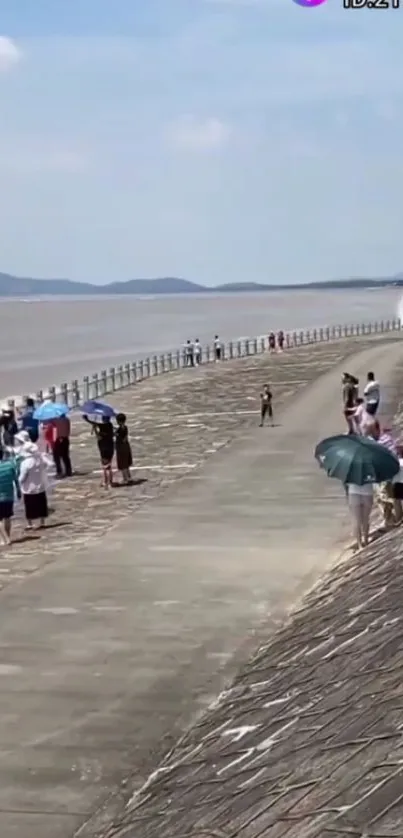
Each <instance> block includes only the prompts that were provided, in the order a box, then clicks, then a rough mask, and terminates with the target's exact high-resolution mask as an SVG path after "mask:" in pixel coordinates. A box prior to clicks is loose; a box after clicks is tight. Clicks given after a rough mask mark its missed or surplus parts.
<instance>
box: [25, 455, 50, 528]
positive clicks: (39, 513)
mask: <svg viewBox="0 0 403 838" xmlns="http://www.w3.org/2000/svg"><path fill="white" fill-rule="evenodd" d="M19 459H20V466H19V474H18V480H19V485H20V489H21V492H22V497H23V501H24V509H25V518H26V521H27V527H26V528H27V529H28V530H31V529H32V526H33V522H34V521H39V525H38V529H43V527H44V526H45V523H46V519H47V517H48V515H49V511H48V498H47V494H46V493H47V488H48V475H47V469H46V466H47V463H46V460H45V457H44V455H43V454H42V453H41V452H40V450H39V448H38V446H37V445H36V444H35V443H34V442H31V441H29V442H25V443H24V444H23V445H22V447H21V450H20V451H19Z"/></svg>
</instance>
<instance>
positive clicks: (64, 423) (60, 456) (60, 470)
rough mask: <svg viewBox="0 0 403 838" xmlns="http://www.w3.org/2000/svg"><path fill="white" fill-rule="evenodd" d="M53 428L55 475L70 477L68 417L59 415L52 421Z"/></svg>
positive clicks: (69, 429)
mask: <svg viewBox="0 0 403 838" xmlns="http://www.w3.org/2000/svg"><path fill="white" fill-rule="evenodd" d="M52 425H53V428H54V441H53V449H52V453H53V460H54V463H55V468H56V475H57V477H71V475H72V473H73V470H72V467H71V459H70V431H71V425H70V419H69V417H68V416H60V417H59V418H58V419H54V420H53V422H52Z"/></svg>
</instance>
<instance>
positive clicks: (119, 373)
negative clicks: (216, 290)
mask: <svg viewBox="0 0 403 838" xmlns="http://www.w3.org/2000/svg"><path fill="white" fill-rule="evenodd" d="M401 328H402V322H401V320H400V318H396V319H393V320H380V321H375V322H370V323H356V324H348V325H339V326H323V327H317V328H315V329H298V330H296V329H295V330H292V331H288V332H284V349H285V350H287V349H293V348H296V347H299V346H307V345H310V344H317V343H328V342H330V341H334V340H341V339H343V338H351V337H361V336H364V335H371V334H385V333H388V332H394V331H401ZM277 336H278V333H277ZM276 339H277V338H276ZM215 349H216V347H215V346H214V342H213V344H212V345H211V346H210V345H209V344H208V345H205V346H202V347H201V355H200V358H199V363H200V364H201V365H205V364H208V363H211V362H212V361H216V360H220V361H225V360H232V359H235V358H246V357H250V356H253V355H258V354H261V353H264V352H266V351H268V350H269V338H268V336H267V337H264V336H263V337H255V338H242V339H237V340H231V341H228V342H227V343H224V342H223V343H221V357H220V358H219V359H218V358H217V357H216V353H215ZM189 365H190V364H189V358H188V355H187V353H186V347H185V346H183V347H182V348H181V349H177V350H176V352H165V353H163V354H160V355H152V356H149V357H147V358H145V359H142V360H140V361H132V362H129V363H126V364H120V365H119V366H117V367H110V368H109V370H108V371H107V370H101V372H100V373H93V374H92V375H91V376H89V375H87V376H84V378H83V379H82V381H81V382H79V381H78V380H77V379H75V380H74V381H72V382H71V384H70V386H69V385H68V384H67V383H63V384H61V385H60V386H59V387H55V386H52V387H49V388H48V390H46V391H43V390H39V391H38V392H37V393H36V394H35V395H34V396H33V398H35V401H36V403H37V404H40V403H41V402H43V400H44V398H50V399H52V400H53V401H55V400H56V399H57V400H58V401H63V402H65V403H66V404H68V405H69V407H72V408H74V407H78V406H79V405H80V404H81V403H83V402H84V401H86V400H87V399H97V398H100V399H102V398H103V397H104V396H106V395H108V394H110V393H114V392H116V391H117V390H122V389H124V388H125V387H130V386H132V385H134V384H139V383H140V382H142V381H146V380H148V379H149V378H152V377H154V376H156V375H160V374H163V373H167V372H174V371H175V370H179V369H184V368H186V367H187V366H189ZM44 393H45V394H44ZM25 398H26V396H21V399H18V400H17V401H16V399H7V400H4V401H7V403H8V406H9V408H10V409H14V408H16V407H20V406H21V405H22V404H23V402H24V399H25Z"/></svg>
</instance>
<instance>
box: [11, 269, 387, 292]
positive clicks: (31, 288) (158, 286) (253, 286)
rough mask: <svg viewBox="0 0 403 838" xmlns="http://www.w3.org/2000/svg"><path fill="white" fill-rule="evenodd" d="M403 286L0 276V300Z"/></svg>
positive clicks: (365, 281)
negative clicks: (95, 282) (100, 282)
mask: <svg viewBox="0 0 403 838" xmlns="http://www.w3.org/2000/svg"><path fill="white" fill-rule="evenodd" d="M391 286H403V273H400V274H396V276H394V277H386V278H379V279H376V278H375V279H365V278H352V279H334V280H330V281H329V282H308V283H305V284H303V285H298V284H297V283H295V284H289V285H278V284H270V285H264V284H261V283H257V282H226V283H224V284H223V285H216V286H214V287H213V288H209V287H207V286H206V285H200V284H198V283H196V282H190V281H189V280H187V279H179V278H177V277H172V276H167V277H162V278H159V279H129V280H127V281H126V282H110V283H108V285H93V284H92V283H90V282H73V281H72V280H70V279H32V278H31V277H18V276H11V274H4V273H0V297H44V296H76V297H77V296H80V295H83V296H84V295H86V296H88V295H96V296H98V297H99V296H105V295H106V294H108V295H110V294H141V295H145V294H203V293H206V294H207V293H208V294H212V293H220V294H222V293H225V292H233V293H234V292H235V293H251V292H253V291H295V290H298V291H301V290H304V289H306V290H314V289H318V290H324V291H326V290H329V291H330V290H332V289H336V288H386V287H391Z"/></svg>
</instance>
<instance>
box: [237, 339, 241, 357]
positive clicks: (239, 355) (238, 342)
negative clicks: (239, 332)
mask: <svg viewBox="0 0 403 838" xmlns="http://www.w3.org/2000/svg"><path fill="white" fill-rule="evenodd" d="M236 355H237V358H240V357H241V356H242V343H241V341H240V340H237V342H236Z"/></svg>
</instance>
